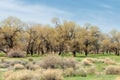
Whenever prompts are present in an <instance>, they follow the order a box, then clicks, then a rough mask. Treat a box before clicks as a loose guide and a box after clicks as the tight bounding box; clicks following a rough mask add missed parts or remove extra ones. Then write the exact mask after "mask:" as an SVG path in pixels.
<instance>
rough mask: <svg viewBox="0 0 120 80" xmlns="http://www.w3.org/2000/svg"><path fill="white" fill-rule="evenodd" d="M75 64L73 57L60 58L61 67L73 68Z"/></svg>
mask: <svg viewBox="0 0 120 80" xmlns="http://www.w3.org/2000/svg"><path fill="white" fill-rule="evenodd" d="M76 64H77V61H76V60H75V59H74V58H63V59H61V63H60V66H61V67H62V69H66V68H73V69H74V68H75V67H76Z"/></svg>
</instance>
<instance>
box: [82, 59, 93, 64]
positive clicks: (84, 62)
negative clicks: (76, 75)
mask: <svg viewBox="0 0 120 80" xmlns="http://www.w3.org/2000/svg"><path fill="white" fill-rule="evenodd" d="M81 64H82V65H83V66H92V65H93V63H92V62H91V61H89V60H88V59H83V60H82V61H81Z"/></svg>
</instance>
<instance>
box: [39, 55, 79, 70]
mask: <svg viewBox="0 0 120 80" xmlns="http://www.w3.org/2000/svg"><path fill="white" fill-rule="evenodd" d="M76 63H77V61H76V60H75V59H73V58H62V57H60V56H58V55H48V56H46V57H44V58H43V59H42V60H41V61H40V62H39V63H38V65H40V66H41V67H42V68H45V69H48V68H52V69H56V68H57V69H58V68H59V69H65V68H75V64H76Z"/></svg>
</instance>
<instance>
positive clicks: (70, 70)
mask: <svg viewBox="0 0 120 80" xmlns="http://www.w3.org/2000/svg"><path fill="white" fill-rule="evenodd" d="M73 74H74V69H73V68H66V69H65V70H64V71H63V75H64V76H65V77H69V76H73Z"/></svg>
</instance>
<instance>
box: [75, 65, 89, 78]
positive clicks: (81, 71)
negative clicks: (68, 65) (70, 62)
mask: <svg viewBox="0 0 120 80" xmlns="http://www.w3.org/2000/svg"><path fill="white" fill-rule="evenodd" d="M74 76H81V77H86V76H87V72H86V70H85V69H84V68H82V67H81V68H79V69H77V70H75V71H74Z"/></svg>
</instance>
